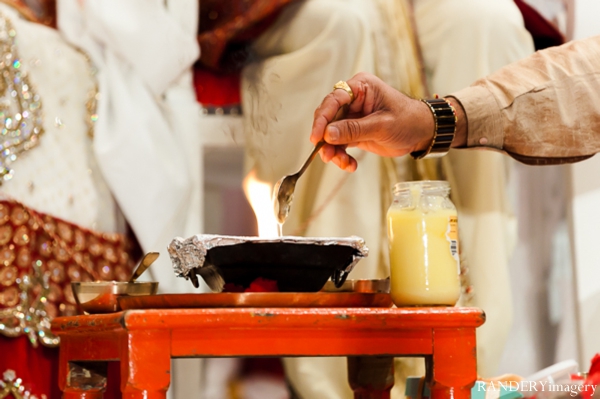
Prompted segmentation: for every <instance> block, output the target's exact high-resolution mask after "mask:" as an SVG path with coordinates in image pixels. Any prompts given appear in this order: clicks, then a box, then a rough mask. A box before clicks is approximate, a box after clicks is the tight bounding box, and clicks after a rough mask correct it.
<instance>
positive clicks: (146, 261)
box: [129, 252, 159, 283]
mask: <svg viewBox="0 0 600 399" xmlns="http://www.w3.org/2000/svg"><path fill="white" fill-rule="evenodd" d="M158 255H159V253H158V252H148V253H147V254H146V255H144V257H143V258H142V261H141V262H140V265H139V266H138V267H137V269H135V270H134V272H133V274H132V275H131V278H130V279H129V282H130V283H133V282H134V281H135V280H137V279H138V278H139V277H140V276H141V275H142V273H144V272H145V271H146V269H147V268H148V267H150V265H151V264H152V263H153V262H154V261H155V260H156V258H158Z"/></svg>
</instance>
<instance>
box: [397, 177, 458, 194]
mask: <svg viewBox="0 0 600 399" xmlns="http://www.w3.org/2000/svg"><path fill="white" fill-rule="evenodd" d="M412 190H419V191H421V192H423V193H434V192H436V191H442V192H448V191H450V183H448V182H447V181H445V180H418V181H405V182H401V183H396V184H395V185H394V188H393V190H392V191H393V193H394V194H401V193H404V192H410V191H412Z"/></svg>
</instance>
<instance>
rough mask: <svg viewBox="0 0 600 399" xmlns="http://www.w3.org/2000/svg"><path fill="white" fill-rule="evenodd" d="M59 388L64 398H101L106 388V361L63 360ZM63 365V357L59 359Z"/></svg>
mask: <svg viewBox="0 0 600 399" xmlns="http://www.w3.org/2000/svg"><path fill="white" fill-rule="evenodd" d="M64 366H65V370H61V371H60V372H59V374H60V388H61V390H62V391H63V398H64V399H102V398H103V397H104V390H105V389H106V374H107V363H106V362H67V361H65V362H64ZM61 367H63V359H61Z"/></svg>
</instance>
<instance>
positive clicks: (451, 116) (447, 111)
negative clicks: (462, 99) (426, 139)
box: [410, 96, 456, 159]
mask: <svg viewBox="0 0 600 399" xmlns="http://www.w3.org/2000/svg"><path fill="white" fill-rule="evenodd" d="M421 101H423V102H424V103H425V104H427V105H428V106H429V109H430V110H431V113H432V114H433V121H434V124H435V127H434V131H433V140H432V141H431V144H430V145H429V147H428V148H427V149H426V150H424V151H414V152H411V153H410V155H411V156H412V157H413V158H414V159H423V158H436V157H442V156H444V155H446V154H447V153H448V150H450V146H451V145H452V140H454V134H455V133H456V111H455V110H454V107H453V106H452V105H451V104H450V103H449V102H448V101H447V100H446V99H444V98H438V97H437V96H436V97H435V98H430V99H422V100H421Z"/></svg>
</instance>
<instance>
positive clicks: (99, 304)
mask: <svg viewBox="0 0 600 399" xmlns="http://www.w3.org/2000/svg"><path fill="white" fill-rule="evenodd" d="M71 287H72V288H73V294H74V295H75V301H76V302H77V305H78V306H79V307H80V308H81V310H83V311H84V312H85V313H88V314H94V313H113V312H118V311H120V310H121V308H120V307H119V302H118V301H117V298H118V297H123V296H142V295H154V294H156V292H157V291H158V283H157V282H153V281H152V282H138V281H136V282H133V283H129V282H127V281H95V282H72V283H71Z"/></svg>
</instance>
